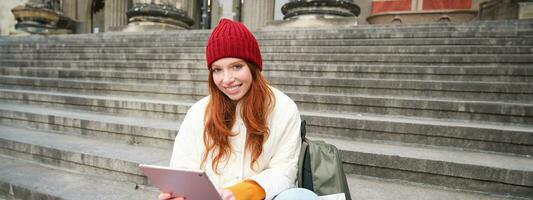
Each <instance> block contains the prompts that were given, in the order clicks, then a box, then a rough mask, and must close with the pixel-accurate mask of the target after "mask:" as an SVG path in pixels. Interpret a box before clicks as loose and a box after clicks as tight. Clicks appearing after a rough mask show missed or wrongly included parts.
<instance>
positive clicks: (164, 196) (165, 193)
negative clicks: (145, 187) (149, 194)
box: [157, 192, 185, 200]
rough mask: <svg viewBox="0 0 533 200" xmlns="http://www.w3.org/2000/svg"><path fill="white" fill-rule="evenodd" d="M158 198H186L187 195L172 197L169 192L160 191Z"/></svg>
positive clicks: (160, 199)
mask: <svg viewBox="0 0 533 200" xmlns="http://www.w3.org/2000/svg"><path fill="white" fill-rule="evenodd" d="M157 199H158V200H185V197H172V194H170V193H168V192H162V193H159V196H158V197H157Z"/></svg>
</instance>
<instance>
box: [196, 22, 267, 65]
mask: <svg viewBox="0 0 533 200" xmlns="http://www.w3.org/2000/svg"><path fill="white" fill-rule="evenodd" d="M205 57H206V58H207V67H208V68H209V69H211V64H213V62H215V61H216V60H218V59H220V58H225V57H233V58H240V59H243V60H246V61H249V62H253V63H255V64H256V65H257V67H259V70H263V60H262V59H261V52H260V51H259V45H258V44H257V40H255V37H254V35H253V34H252V33H251V32H250V30H248V29H247V28H246V27H245V26H244V25H243V24H241V23H239V22H234V21H231V20H229V19H222V20H220V22H218V25H217V27H215V29H213V32H211V36H209V40H208V41H207V47H206V49H205Z"/></svg>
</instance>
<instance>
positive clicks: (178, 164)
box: [170, 106, 203, 169]
mask: <svg viewBox="0 0 533 200" xmlns="http://www.w3.org/2000/svg"><path fill="white" fill-rule="evenodd" d="M200 114H203V113H200ZM196 115H198V112H196V111H195V109H194V106H193V107H191V109H189V111H187V114H186V115H185V118H184V119H183V122H182V123H181V126H180V129H179V131H178V135H176V139H175V140H174V148H173V150H172V158H171V159H170V167H172V168H187V169H200V164H199V163H200V159H201V152H199V151H198V149H199V148H198V145H203V143H202V142H201V141H199V138H201V137H202V135H203V132H202V130H203V128H200V127H197V126H198V125H201V124H202V123H201V122H199V120H200V121H201V119H202V118H201V117H198V116H196ZM199 143H201V144H199Z"/></svg>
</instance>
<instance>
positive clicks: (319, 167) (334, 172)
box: [298, 120, 351, 200]
mask: <svg viewBox="0 0 533 200" xmlns="http://www.w3.org/2000/svg"><path fill="white" fill-rule="evenodd" d="M305 132H306V130H305V120H302V122H301V128H300V134H301V136H302V148H301V150H300V158H299V160H298V187H300V188H306V189H308V190H311V191H313V192H315V193H316V194H317V195H318V196H323V195H330V194H337V193H344V195H345V197H346V200H351V197H350V190H349V188H348V183H347V182H346V175H345V174H344V169H343V167H342V161H341V157H340V155H339V151H338V150H337V148H336V147H335V146H334V145H332V144H327V143H326V142H324V141H313V140H309V139H307V138H306V137H305Z"/></svg>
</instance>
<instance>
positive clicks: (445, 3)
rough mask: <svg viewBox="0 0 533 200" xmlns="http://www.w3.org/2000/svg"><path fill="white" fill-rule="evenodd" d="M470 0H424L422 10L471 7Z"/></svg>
mask: <svg viewBox="0 0 533 200" xmlns="http://www.w3.org/2000/svg"><path fill="white" fill-rule="evenodd" d="M471 8H472V0H424V1H423V2H422V9H423V10H444V9H471Z"/></svg>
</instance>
